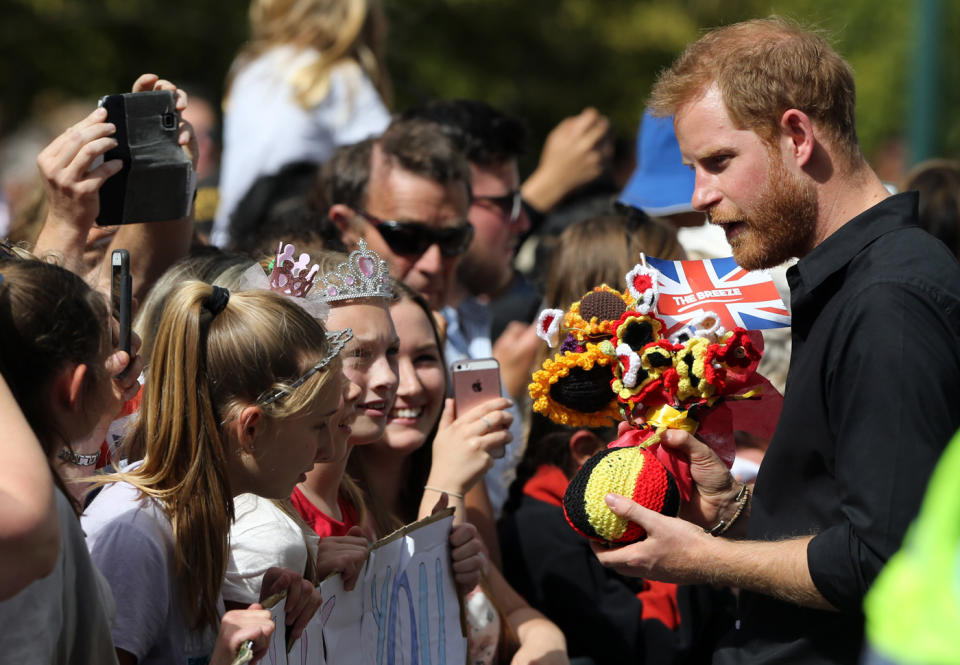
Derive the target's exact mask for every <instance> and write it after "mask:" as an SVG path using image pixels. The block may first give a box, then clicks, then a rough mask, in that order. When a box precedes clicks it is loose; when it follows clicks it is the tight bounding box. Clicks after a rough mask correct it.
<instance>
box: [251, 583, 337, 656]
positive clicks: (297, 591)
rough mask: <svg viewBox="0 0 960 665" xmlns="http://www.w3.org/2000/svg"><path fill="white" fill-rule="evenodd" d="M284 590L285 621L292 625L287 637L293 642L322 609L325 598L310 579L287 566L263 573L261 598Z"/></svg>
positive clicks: (263, 598)
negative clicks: (285, 600) (285, 597)
mask: <svg viewBox="0 0 960 665" xmlns="http://www.w3.org/2000/svg"><path fill="white" fill-rule="evenodd" d="M283 591H286V592H287V602H286V605H285V606H284V609H285V611H286V614H285V621H284V623H286V624H287V625H288V626H290V632H289V634H288V635H287V638H288V639H289V640H290V641H291V642H292V641H294V640H296V639H297V638H299V637H300V635H301V634H302V633H303V629H304V628H306V627H307V624H308V623H309V622H310V619H312V618H313V615H314V614H315V613H316V611H317V610H318V609H320V603H321V602H322V601H323V598H322V597H321V596H320V591H318V590H317V588H316V587H314V586H313V584H311V583H310V581H309V580H305V579H303V576H302V575H298V574H297V573H295V572H293V571H292V570H289V569H287V568H268V569H267V572H265V573H264V574H263V582H261V583H260V600H261V601H263V600H265V599H267V598H269V597H270V596H272V595H274V594H277V593H281V592H283Z"/></svg>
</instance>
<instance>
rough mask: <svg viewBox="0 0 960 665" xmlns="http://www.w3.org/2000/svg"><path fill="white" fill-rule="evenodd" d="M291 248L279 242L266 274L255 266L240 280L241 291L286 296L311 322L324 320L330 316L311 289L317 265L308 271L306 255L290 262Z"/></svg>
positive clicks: (307, 255)
mask: <svg viewBox="0 0 960 665" xmlns="http://www.w3.org/2000/svg"><path fill="white" fill-rule="evenodd" d="M294 254H295V249H294V247H293V245H292V244H289V243H288V244H286V245H284V244H283V242H281V243H280V245H279V247H278V248H277V255H276V257H275V258H274V260H273V261H272V262H271V268H272V269H271V271H270V275H269V276H267V275H265V274H264V272H263V269H262V268H261V267H260V264H258V263H255V264H253V265H252V266H250V267H249V268H247V270H246V271H244V273H243V275H242V276H241V278H240V281H241V285H242V286H241V290H243V291H246V290H250V289H264V290H269V291H273V292H275V293H279V294H281V295H284V296H287V297H288V298H290V299H291V300H292V301H293V302H295V303H296V304H297V305H299V306H300V307H302V308H303V309H304V310H305V311H306V312H307V313H308V314H310V316H312V317H313V318H315V319H320V320H326V318H327V315H328V314H329V313H330V307H329V306H328V305H327V303H326V301H325V299H324V298H323V294H321V293H319V292H318V291H317V290H316V289H313V281H314V278H315V277H316V275H317V273H318V272H320V266H318V265H316V264H313V266H311V267H310V268H307V266H309V265H310V255H309V254H307V253H306V252H304V253H302V254H300V257H299V258H297V259H294Z"/></svg>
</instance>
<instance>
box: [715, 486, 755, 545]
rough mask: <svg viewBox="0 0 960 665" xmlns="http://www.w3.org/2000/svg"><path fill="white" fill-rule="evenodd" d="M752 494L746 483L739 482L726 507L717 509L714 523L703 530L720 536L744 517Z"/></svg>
mask: <svg viewBox="0 0 960 665" xmlns="http://www.w3.org/2000/svg"><path fill="white" fill-rule="evenodd" d="M752 496H753V493H752V491H751V489H750V486H749V485H747V483H741V484H740V486H739V487H737V491H736V494H734V495H733V499H732V500H731V501H730V503H729V504H728V505H727V508H726V509H722V510H720V511H718V519H717V521H716V523H714V524H713V525H712V526H710V527H707V528H704V531H706V532H707V533H709V534H710V535H711V536H722V535H724V534H725V533H727V531H729V530H730V528H731V527H732V526H733V525H734V524H736V523H737V522H738V521H739V520H740V519H741V518H743V517H745V513H747V512H748V511H749V508H748V506H749V504H750V500H751V497H752Z"/></svg>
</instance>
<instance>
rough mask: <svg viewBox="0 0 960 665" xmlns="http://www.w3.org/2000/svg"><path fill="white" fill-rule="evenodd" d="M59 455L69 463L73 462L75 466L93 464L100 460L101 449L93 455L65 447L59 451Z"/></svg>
mask: <svg viewBox="0 0 960 665" xmlns="http://www.w3.org/2000/svg"><path fill="white" fill-rule="evenodd" d="M57 457H59V458H60V459H62V460H63V461H64V462H66V463H67V464H73V465H75V466H93V465H95V464H96V463H97V462H98V461H100V451H99V450H98V451H97V452H95V453H94V454H92V455H84V454H82V453H77V452H74V451H72V450H70V449H69V448H67V447H64V448H61V449H60V452H59V453H57Z"/></svg>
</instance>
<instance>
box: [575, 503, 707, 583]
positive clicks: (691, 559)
mask: <svg viewBox="0 0 960 665" xmlns="http://www.w3.org/2000/svg"><path fill="white" fill-rule="evenodd" d="M606 500H607V505H608V506H609V507H610V510H612V511H613V512H614V513H616V514H617V515H618V516H620V517H623V518H625V519H628V520H630V521H631V522H634V523H635V524H639V525H640V526H642V527H643V528H644V530H645V531H646V532H647V536H646V538H645V539H644V540H641V541H638V542H636V543H632V544H630V545H624V546H622V547H615V548H612V549H611V548H608V547H605V546H603V545H600V544H596V543H594V544H592V547H593V551H594V552H595V553H596V555H597V559H599V561H600V563H602V564H603V565H605V566H608V567H610V568H613V569H614V570H616V571H617V572H618V573H620V574H622V575H627V576H630V577H643V578H646V579H650V580H657V581H661V582H674V583H677V584H699V583H701V582H704V581H706V580H705V579H704V573H705V568H706V567H705V565H704V564H705V563H706V562H709V561H710V556H711V555H710V548H711V547H712V546H713V545H714V544H715V542H714V541H716V539H715V538H714V537H713V536H711V535H710V534H708V533H706V532H704V530H703V529H701V528H700V527H698V526H696V525H694V524H691V523H689V522H687V521H685V520H682V519H679V518H676V517H667V516H665V515H661V514H660V513H658V512H655V511H653V510H649V509H647V508H644V507H643V506H641V505H639V504H637V503H634V502H633V501H631V500H630V499H627V498H625V497H622V496H618V495H616V494H608V495H607V497H606Z"/></svg>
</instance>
